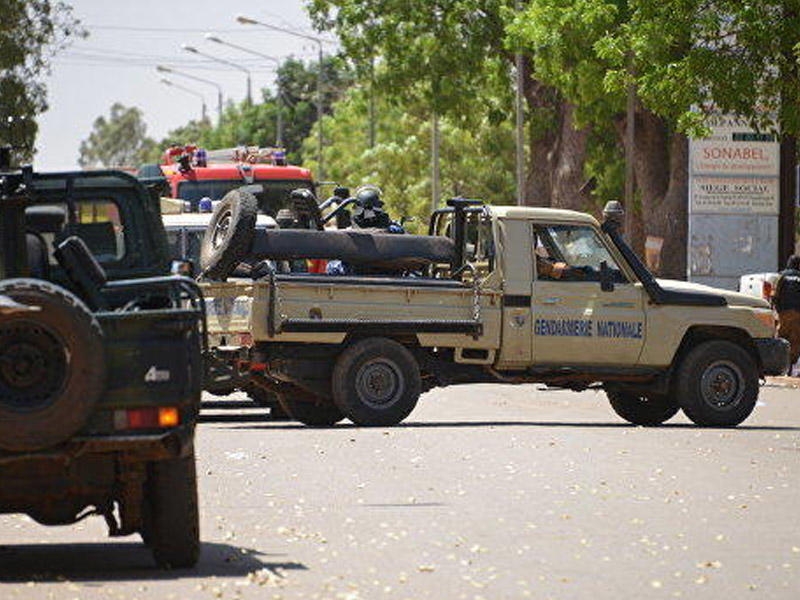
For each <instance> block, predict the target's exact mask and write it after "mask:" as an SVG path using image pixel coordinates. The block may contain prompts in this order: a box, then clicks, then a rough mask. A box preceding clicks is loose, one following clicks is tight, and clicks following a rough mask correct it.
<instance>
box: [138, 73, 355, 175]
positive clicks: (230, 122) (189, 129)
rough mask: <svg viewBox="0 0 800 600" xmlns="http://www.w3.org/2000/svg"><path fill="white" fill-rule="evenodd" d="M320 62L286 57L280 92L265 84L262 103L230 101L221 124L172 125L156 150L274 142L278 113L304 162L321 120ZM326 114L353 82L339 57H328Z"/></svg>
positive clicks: (287, 141) (290, 150)
mask: <svg viewBox="0 0 800 600" xmlns="http://www.w3.org/2000/svg"><path fill="white" fill-rule="evenodd" d="M317 69H318V67H317V63H313V62H311V63H304V62H302V61H300V60H297V59H294V58H288V59H286V60H285V61H284V62H283V63H282V64H281V65H280V67H279V68H278V83H279V85H278V88H279V89H280V90H281V102H280V103H279V102H278V98H277V95H274V94H272V93H271V92H269V91H268V90H262V101H261V102H259V103H253V104H251V103H248V102H240V103H238V104H233V103H229V104H228V105H227V106H226V107H225V111H224V113H223V115H222V119H221V120H220V122H219V123H217V125H215V126H212V125H211V124H210V123H208V122H206V123H203V122H198V121H192V122H190V123H188V124H187V125H184V126H181V127H178V128H176V129H173V130H172V131H170V132H169V133H168V134H167V136H166V137H165V138H164V139H163V140H162V141H161V142H159V143H158V144H157V146H158V149H157V150H156V151H155V152H154V153H151V154H150V157H149V158H150V159H151V161H152V160H157V158H158V156H159V152H160V151H163V149H164V148H166V147H167V146H169V145H171V144H172V143H177V144H187V143H196V144H199V145H201V146H205V147H206V148H229V147H234V146H242V145H247V146H273V145H275V141H276V140H277V116H278V110H280V111H281V116H282V120H283V126H284V128H283V146H284V147H285V148H286V152H287V158H288V159H289V162H292V163H302V162H303V159H304V154H303V152H302V146H303V140H304V139H305V138H306V137H307V136H308V135H309V133H310V132H311V128H312V126H313V125H314V123H315V122H316V120H317V107H316V94H317V91H316V90H317ZM323 81H324V82H325V85H324V88H323V114H329V113H330V112H331V110H332V108H331V107H332V105H333V103H334V102H336V101H337V100H338V98H340V97H341V96H342V94H344V93H345V91H346V90H347V88H348V87H349V86H350V85H351V82H352V77H351V75H350V73H349V71H348V69H347V68H346V67H345V65H344V64H343V63H342V62H341V61H340V60H338V59H337V58H335V57H326V58H325V59H324V60H323ZM307 155H308V156H314V157H315V156H316V155H317V151H316V148H315V147H314V149H311V147H310V146H309V150H308V154H307Z"/></svg>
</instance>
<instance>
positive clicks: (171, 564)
mask: <svg viewBox="0 0 800 600" xmlns="http://www.w3.org/2000/svg"><path fill="white" fill-rule="evenodd" d="M144 503H145V506H144V508H143V511H142V516H143V521H144V522H143V524H142V530H141V535H142V539H143V540H144V541H145V543H146V544H147V545H148V546H149V547H150V549H151V550H152V552H153V558H154V559H155V561H156V564H157V565H158V566H159V567H161V568H163V569H183V568H188V567H193V566H194V565H195V564H197V559H198V558H199V556H200V517H199V511H198V506H197V472H196V468H195V461H194V452H193V451H192V453H191V454H190V455H189V456H184V457H181V458H174V459H170V460H162V461H156V462H153V463H150V465H149V468H148V475H147V482H146V484H145V497H144Z"/></svg>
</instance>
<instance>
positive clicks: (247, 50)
mask: <svg viewBox="0 0 800 600" xmlns="http://www.w3.org/2000/svg"><path fill="white" fill-rule="evenodd" d="M206 39H207V40H208V41H209V42H214V43H215V44H222V45H223V46H229V47H231V48H235V49H236V50H239V51H241V52H245V53H247V54H252V55H253V56H258V57H259V58H265V59H267V60H271V61H272V62H274V63H275V64H276V65H278V66H280V64H281V61H280V60H279V59H277V58H275V57H274V56H270V55H268V54H262V53H261V52H256V51H255V50H251V49H250V48H245V47H244V46H240V45H238V44H234V43H231V42H226V41H225V40H221V39H220V38H218V37H217V36H215V35H212V34H210V33H207V34H206ZM276 85H277V88H278V114H277V125H276V127H275V129H276V137H277V141H276V145H277V146H278V147H280V146H283V93H282V92H281V76H280V73H278V77H277V80H276Z"/></svg>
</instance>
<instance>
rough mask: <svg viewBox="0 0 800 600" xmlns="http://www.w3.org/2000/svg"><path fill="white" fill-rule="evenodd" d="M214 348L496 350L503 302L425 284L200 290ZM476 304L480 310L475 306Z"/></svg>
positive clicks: (397, 280) (490, 293) (318, 279)
mask: <svg viewBox="0 0 800 600" xmlns="http://www.w3.org/2000/svg"><path fill="white" fill-rule="evenodd" d="M202 288H203V292H204V295H205V298H206V309H207V311H208V325H209V334H210V336H211V345H212V346H218V345H223V346H224V345H229V346H240V345H250V344H252V343H258V342H268V341H274V342H309V343H332V344H337V343H341V342H342V341H343V340H344V339H345V338H346V337H347V336H348V335H351V334H359V335H365V334H366V335H388V336H392V335H406V336H416V338H417V340H418V343H419V344H420V345H421V346H441V347H453V348H481V349H496V348H498V347H499V343H500V304H501V303H500V299H501V294H500V293H499V292H496V291H494V290H492V289H490V288H488V287H487V286H485V285H484V286H483V288H482V289H480V290H479V293H476V289H475V287H474V286H473V285H472V284H471V283H470V282H466V283H462V282H459V281H452V280H449V279H433V278H423V277H366V276H365V277H359V276H332V275H310V274H288V275H275V276H274V277H272V278H265V279H262V280H258V281H251V280H228V281H227V282H219V283H216V282H207V283H204V284H202ZM476 300H477V302H476Z"/></svg>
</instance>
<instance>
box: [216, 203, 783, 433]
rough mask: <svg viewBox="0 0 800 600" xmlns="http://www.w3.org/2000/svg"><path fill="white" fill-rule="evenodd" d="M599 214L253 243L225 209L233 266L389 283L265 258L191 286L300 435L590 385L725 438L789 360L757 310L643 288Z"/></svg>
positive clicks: (636, 408) (492, 216)
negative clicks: (432, 403)
mask: <svg viewBox="0 0 800 600" xmlns="http://www.w3.org/2000/svg"><path fill="white" fill-rule="evenodd" d="M234 200H236V199H234ZM610 204H614V205H615V206H611V207H607V212H606V219H605V222H604V223H603V225H601V224H600V223H598V221H597V220H595V219H594V218H593V217H592V216H590V215H587V214H582V213H578V212H572V211H565V210H553V209H543V208H529V207H501V206H484V205H482V204H477V203H475V202H474V201H465V200H461V199H455V200H451V201H450V202H449V203H448V205H449V208H446V209H442V210H439V211H437V212H436V213H434V215H432V217H431V224H430V228H429V235H428V236H410V235H392V234H387V233H375V232H369V231H338V232H324V231H281V230H277V231H270V232H263V233H262V234H261V236H262V237H261V238H259V236H258V235H255V234H252V233H251V232H250V231H249V230H248V229H247V227H244V226H243V225H242V224H241V223H240V222H238V221H237V219H238V220H240V219H241V213H242V208H241V207H240V206H238V205H237V202H233V203H230V202H229V203H228V205H227V206H228V211H229V213H228V214H227V216H226V215H224V214H223V215H219V218H218V219H216V220H215V221H216V222H217V226H216V227H217V229H216V230H215V229H214V227H215V225H214V223H212V224H211V226H210V231H209V232H207V234H206V235H207V237H208V238H209V239H213V240H217V242H219V243H220V244H221V245H229V243H230V241H231V236H237V235H238V236H240V238H239V240H238V243H237V244H236V245H237V246H238V253H239V254H238V255H237V258H236V260H240V259H242V260H250V262H251V263H253V262H254V261H257V260H263V259H271V260H274V261H281V260H289V259H293V258H295V259H296V258H300V257H303V256H305V257H307V258H317V259H334V258H340V259H343V260H344V261H345V262H347V263H350V264H355V267H356V268H355V269H354V270H355V271H356V272H358V268H357V267H358V266H359V264H360V263H359V261H361V262H364V263H365V262H370V261H372V262H373V263H374V262H377V263H381V264H383V265H384V266H387V265H388V267H387V273H388V274H380V273H377V274H376V270H375V269H374V268H373V269H371V270H369V271H368V272H369V273H371V274H369V275H364V274H361V275H359V274H355V275H341V276H334V275H311V274H298V273H288V274H277V273H276V272H275V271H274V269H272V268H271V266H270V265H273V264H277V263H273V262H271V260H270V261H267V260H264V262H262V263H261V266H262V268H261V269H260V270H259V269H255V270H254V272H259V273H260V276H257V277H258V278H256V279H241V278H239V279H234V278H228V280H226V281H206V282H205V283H203V284H202V288H203V291H204V294H205V296H206V306H207V311H208V327H209V333H210V336H211V340H212V345H215V346H216V347H217V356H218V359H219V360H222V361H227V363H228V364H230V365H232V366H235V367H236V368H238V369H243V370H244V371H246V372H247V373H248V374H249V375H250V376H252V378H253V381H254V382H255V383H257V385H259V386H261V387H262V388H263V389H265V390H269V391H271V392H274V393H275V394H276V395H277V397H278V398H279V399H280V403H281V406H282V407H283V408H284V409H285V410H286V411H287V412H289V414H290V415H291V416H293V417H294V418H296V419H298V420H300V421H302V422H304V423H306V424H309V425H330V424H333V423H335V422H337V421H339V420H342V419H343V418H345V417H346V418H348V419H350V420H351V421H353V422H354V423H356V424H358V425H363V426H369V425H393V424H396V423H399V422H401V421H402V420H403V419H405V418H406V417H407V416H408V415H409V414H410V413H411V412H412V410H413V409H414V407H415V405H416V403H417V400H418V398H419V396H420V394H421V393H422V392H425V391H427V390H429V389H431V388H434V387H440V386H446V385H451V384H461V383H470V382H503V383H530V382H541V383H545V384H547V385H549V386H556V387H562V388H569V389H574V390H583V389H587V388H590V387H596V388H602V389H604V390H605V392H606V394H607V396H608V399H609V400H610V402H611V405H612V407H613V409H614V410H615V411H616V412H617V414H619V415H620V416H621V417H622V418H623V419H625V420H627V421H629V422H631V423H635V424H640V425H657V424H660V423H663V422H664V421H666V420H668V419H670V418H671V417H673V416H674V415H675V414H676V413H677V412H678V411H679V410H683V411H684V413H685V414H686V415H687V416H688V417H689V418H690V419H691V420H692V421H693V422H694V423H696V424H697V425H701V426H721V427H730V426H735V425H738V424H739V423H741V422H742V421H743V420H744V419H746V418H747V416H748V415H749V414H750V413H751V411H752V410H753V408H754V406H755V404H756V400H757V397H758V392H759V379H760V378H762V377H763V376H764V375H768V374H778V373H781V372H783V371H784V370H785V369H786V366H787V364H788V345H787V343H786V341H785V340H782V339H780V338H777V337H775V327H774V324H775V321H774V315H773V313H772V311H771V309H770V307H769V305H768V304H767V303H766V302H764V301H762V300H760V299H757V298H753V297H749V296H745V295H743V294H739V293H735V292H731V291H726V290H719V289H714V288H709V287H705V286H700V285H693V284H689V283H685V282H678V281H665V280H657V279H655V278H654V277H653V276H652V274H651V273H650V272H649V271H648V270H647V268H646V267H645V266H644V265H643V264H642V262H641V261H640V260H639V259H638V257H637V256H636V255H635V254H634V253H633V252H632V251H631V249H630V248H629V247H628V246H627V245H626V243H625V242H624V240H623V239H622V237H621V235H620V233H619V232H618V224H619V222H620V210H619V205H618V204H617V203H610ZM223 225H224V226H223ZM242 231H245V233H244V234H243V233H242ZM281 236H284V237H281ZM324 236H328V237H324ZM217 242H215V243H217ZM415 248H417V249H418V250H419V252H416V251H415ZM365 257H367V258H365ZM233 262H236V261H233ZM389 267H393V268H389ZM217 272H219V270H217Z"/></svg>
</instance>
